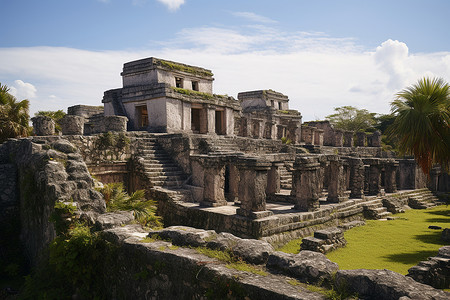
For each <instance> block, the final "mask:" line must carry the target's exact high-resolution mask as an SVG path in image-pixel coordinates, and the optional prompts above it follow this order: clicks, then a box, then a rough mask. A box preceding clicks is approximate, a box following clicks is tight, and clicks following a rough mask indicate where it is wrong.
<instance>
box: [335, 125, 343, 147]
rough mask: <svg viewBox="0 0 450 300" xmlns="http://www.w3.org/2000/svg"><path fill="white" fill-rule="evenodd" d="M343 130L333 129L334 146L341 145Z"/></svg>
mask: <svg viewBox="0 0 450 300" xmlns="http://www.w3.org/2000/svg"><path fill="white" fill-rule="evenodd" d="M343 138H344V132H343V131H342V130H340V129H335V130H334V143H333V146H335V147H342V145H343Z"/></svg>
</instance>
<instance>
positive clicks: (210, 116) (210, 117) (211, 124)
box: [206, 105, 216, 134]
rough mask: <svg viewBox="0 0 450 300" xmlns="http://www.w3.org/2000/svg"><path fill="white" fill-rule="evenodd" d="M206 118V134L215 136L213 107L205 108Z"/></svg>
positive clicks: (214, 109)
mask: <svg viewBox="0 0 450 300" xmlns="http://www.w3.org/2000/svg"><path fill="white" fill-rule="evenodd" d="M206 109H207V117H208V134H216V108H215V107H214V106H211V105H208V106H207V108H206Z"/></svg>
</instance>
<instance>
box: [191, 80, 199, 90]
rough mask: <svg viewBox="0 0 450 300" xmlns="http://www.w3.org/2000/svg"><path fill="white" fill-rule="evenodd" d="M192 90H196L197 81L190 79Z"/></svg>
mask: <svg viewBox="0 0 450 300" xmlns="http://www.w3.org/2000/svg"><path fill="white" fill-rule="evenodd" d="M192 90H193V91H198V81H192Z"/></svg>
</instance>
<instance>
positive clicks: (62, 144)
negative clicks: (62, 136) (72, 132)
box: [51, 140, 77, 154]
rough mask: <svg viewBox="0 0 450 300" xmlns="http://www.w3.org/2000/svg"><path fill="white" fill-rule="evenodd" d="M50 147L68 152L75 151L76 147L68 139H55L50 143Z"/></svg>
mask: <svg viewBox="0 0 450 300" xmlns="http://www.w3.org/2000/svg"><path fill="white" fill-rule="evenodd" d="M51 146H52V148H53V149H55V150H58V151H60V152H63V153H66V154H69V153H75V152H77V148H75V146H74V145H73V144H72V143H70V142H69V141H68V140H57V141H56V142H54V143H52V144H51Z"/></svg>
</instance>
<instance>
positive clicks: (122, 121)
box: [103, 116, 128, 132]
mask: <svg viewBox="0 0 450 300" xmlns="http://www.w3.org/2000/svg"><path fill="white" fill-rule="evenodd" d="M127 121H128V118H127V117H122V116H105V117H104V120H103V122H104V124H105V131H106V132H107V131H119V132H126V131H127Z"/></svg>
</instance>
